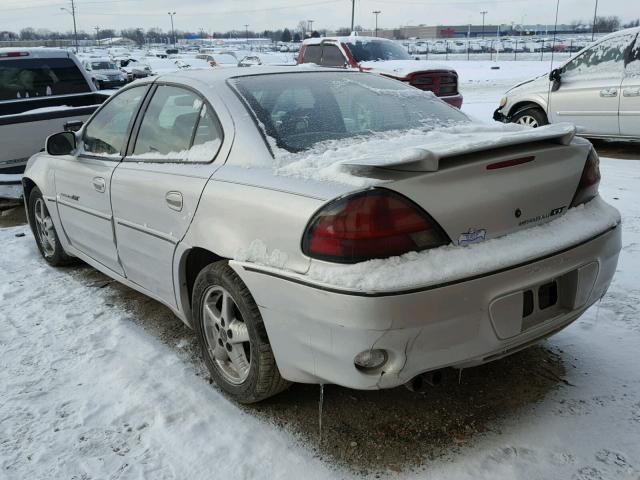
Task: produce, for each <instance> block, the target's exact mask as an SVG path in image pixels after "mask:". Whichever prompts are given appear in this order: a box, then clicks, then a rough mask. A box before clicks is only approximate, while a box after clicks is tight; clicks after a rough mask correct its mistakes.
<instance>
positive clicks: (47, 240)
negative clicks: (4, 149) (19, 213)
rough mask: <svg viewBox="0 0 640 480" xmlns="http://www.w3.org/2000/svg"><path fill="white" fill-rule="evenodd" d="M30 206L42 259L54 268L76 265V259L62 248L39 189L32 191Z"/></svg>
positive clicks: (32, 222) (29, 213) (31, 218)
mask: <svg viewBox="0 0 640 480" xmlns="http://www.w3.org/2000/svg"><path fill="white" fill-rule="evenodd" d="M28 205H29V209H28V212H27V215H28V217H29V225H30V226H31V230H32V232H33V236H34V238H35V239H36V245H37V246H38V250H40V254H41V255H42V258H44V259H45V260H46V261H47V262H48V263H49V264H50V265H53V266H54V267H59V266H63V265H69V264H71V263H74V262H75V261H76V258H75V257H71V256H70V255H68V254H67V253H66V252H65V251H64V249H63V248H62V244H61V243H60V239H59V238H58V233H57V232H56V229H55V226H54V225H53V221H52V220H51V216H50V215H49V209H48V208H47V205H46V201H45V199H44V198H43V197H42V192H41V191H40V189H39V188H38V187H34V188H33V190H31V194H30V195H29V203H28Z"/></svg>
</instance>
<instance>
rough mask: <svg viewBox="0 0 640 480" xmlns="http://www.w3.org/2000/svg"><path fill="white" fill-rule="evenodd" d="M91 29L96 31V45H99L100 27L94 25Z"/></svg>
mask: <svg viewBox="0 0 640 480" xmlns="http://www.w3.org/2000/svg"><path fill="white" fill-rule="evenodd" d="M93 28H95V30H96V45H100V27H99V26H98V25H96V26H95V27H93Z"/></svg>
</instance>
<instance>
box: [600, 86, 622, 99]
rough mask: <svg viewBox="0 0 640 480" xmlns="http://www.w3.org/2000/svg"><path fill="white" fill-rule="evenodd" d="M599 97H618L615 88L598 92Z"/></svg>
mask: <svg viewBox="0 0 640 480" xmlns="http://www.w3.org/2000/svg"><path fill="white" fill-rule="evenodd" d="M600 96H601V97H604V98H612V97H617V96H618V89H617V88H604V89H602V90H600Z"/></svg>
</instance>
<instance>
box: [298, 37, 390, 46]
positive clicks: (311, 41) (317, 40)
mask: <svg viewBox="0 0 640 480" xmlns="http://www.w3.org/2000/svg"><path fill="white" fill-rule="evenodd" d="M356 40H358V41H360V42H391V41H392V40H388V39H386V38H380V37H364V36H360V35H353V36H348V37H320V38H307V39H305V40H304V42H302V43H303V44H304V45H318V44H320V43H322V42H324V41H330V42H342V43H348V42H353V41H356Z"/></svg>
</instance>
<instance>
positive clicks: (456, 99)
mask: <svg viewBox="0 0 640 480" xmlns="http://www.w3.org/2000/svg"><path fill="white" fill-rule="evenodd" d="M439 98H440V99H441V100H444V101H445V102H447V103H448V104H449V105H452V106H454V107H456V108H462V100H463V97H462V95H461V94H457V95H452V96H450V97H439Z"/></svg>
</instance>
